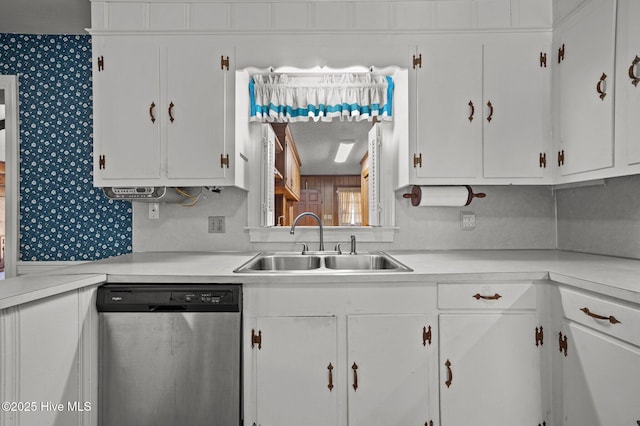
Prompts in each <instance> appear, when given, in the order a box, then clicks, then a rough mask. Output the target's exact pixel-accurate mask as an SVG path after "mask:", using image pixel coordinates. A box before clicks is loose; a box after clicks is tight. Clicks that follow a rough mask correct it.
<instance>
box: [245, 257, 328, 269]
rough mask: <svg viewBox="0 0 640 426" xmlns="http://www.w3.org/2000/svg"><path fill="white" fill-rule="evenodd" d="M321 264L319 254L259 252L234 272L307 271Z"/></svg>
mask: <svg viewBox="0 0 640 426" xmlns="http://www.w3.org/2000/svg"><path fill="white" fill-rule="evenodd" d="M321 265H322V258H321V257H319V256H308V255H303V254H293V253H282V254H261V255H258V256H256V257H254V258H253V259H251V260H250V261H249V262H247V263H246V264H244V265H242V266H241V267H240V268H238V269H236V270H235V272H251V271H255V272H274V271H309V270H313V269H318V268H320V266H321Z"/></svg>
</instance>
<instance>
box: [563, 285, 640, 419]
mask: <svg viewBox="0 0 640 426" xmlns="http://www.w3.org/2000/svg"><path fill="white" fill-rule="evenodd" d="M560 294H561V298H562V309H563V312H562V314H563V319H562V326H561V329H560V332H559V334H556V336H554V337H555V338H557V339H558V342H557V343H556V345H558V346H559V351H557V352H556V355H555V356H557V357H560V358H561V362H560V366H561V367H560V368H561V369H562V374H561V377H562V383H561V384H558V385H559V387H560V388H561V395H562V424H563V425H565V426H608V425H616V426H618V425H619V426H626V425H629V426H637V425H638V424H640V400H639V398H640V334H639V333H638V327H639V326H640V309H638V307H637V306H635V305H630V304H627V303H624V302H622V301H615V300H613V299H604V298H602V297H598V296H595V295H590V294H586V293H582V292H574V291H571V290H567V289H561V291H560ZM558 346H556V348H557V347H558Z"/></svg>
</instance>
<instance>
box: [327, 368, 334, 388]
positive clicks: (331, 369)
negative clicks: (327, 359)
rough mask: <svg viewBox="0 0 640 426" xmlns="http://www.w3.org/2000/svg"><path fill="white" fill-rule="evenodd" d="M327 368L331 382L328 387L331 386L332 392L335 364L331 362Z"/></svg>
mask: <svg viewBox="0 0 640 426" xmlns="http://www.w3.org/2000/svg"><path fill="white" fill-rule="evenodd" d="M327 370H329V384H328V385H327V387H328V388H329V392H331V391H332V390H333V365H331V363H329V365H328V366H327Z"/></svg>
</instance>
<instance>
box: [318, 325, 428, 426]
mask: <svg viewBox="0 0 640 426" xmlns="http://www.w3.org/2000/svg"><path fill="white" fill-rule="evenodd" d="M427 321H428V319H427V317H426V315H350V316H348V317H347V334H348V348H349V352H348V363H347V364H348V365H347V366H346V367H347V368H346V369H345V370H346V371H348V373H347V374H348V376H349V380H348V383H349V389H348V394H349V397H348V405H349V426H359V425H362V426H365V425H366V426H374V425H380V426H392V425H397V426H405V425H423V424H427V423H428V419H429V413H428V410H427V406H428V401H429V400H428V385H427V384H428V376H429V375H428V369H427V359H428V357H429V353H430V352H431V351H433V349H432V348H431V346H430V345H429V344H426V345H423V340H422V337H423V336H422V333H423V327H426V326H427ZM356 384H357V386H356ZM327 424H328V423H327Z"/></svg>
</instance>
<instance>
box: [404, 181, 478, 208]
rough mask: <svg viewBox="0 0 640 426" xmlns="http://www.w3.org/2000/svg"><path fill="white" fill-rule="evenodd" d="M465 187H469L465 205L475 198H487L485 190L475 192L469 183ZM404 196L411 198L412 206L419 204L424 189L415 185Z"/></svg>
mask: <svg viewBox="0 0 640 426" xmlns="http://www.w3.org/2000/svg"><path fill="white" fill-rule="evenodd" d="M464 187H465V188H466V189H467V202H466V204H464V205H463V206H468V205H469V204H471V201H473V199H474V198H485V197H486V196H487V194H485V193H484V192H478V193H477V194H476V193H474V192H473V189H472V188H471V186H469V185H464ZM440 188H442V187H440ZM452 188H455V187H452ZM402 197H403V198H410V199H411V205H412V206H414V207H416V206H419V205H420V201H421V200H422V189H421V188H420V186H419V185H413V187H412V188H411V192H409V193H406V194H402Z"/></svg>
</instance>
